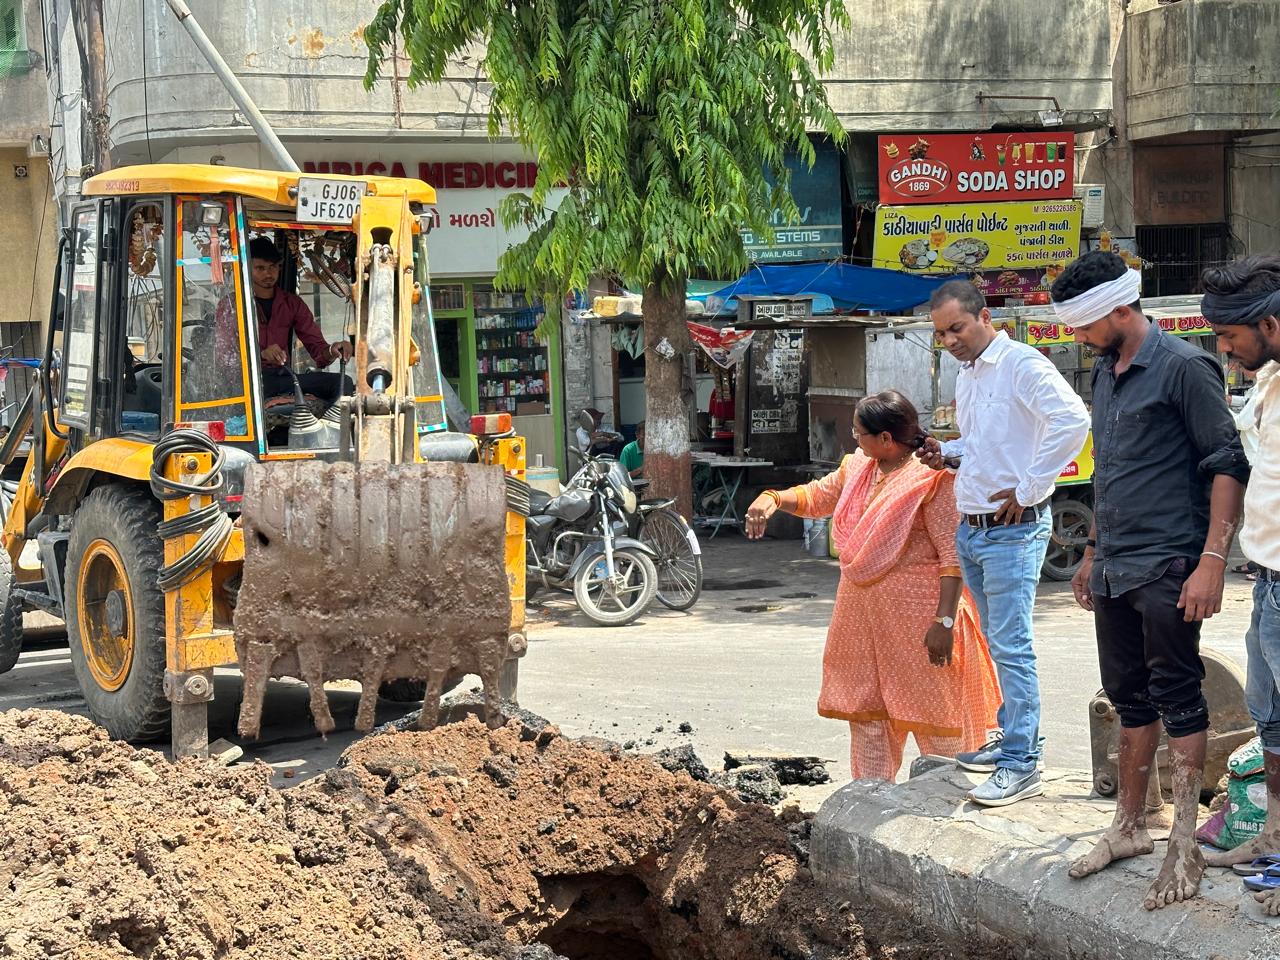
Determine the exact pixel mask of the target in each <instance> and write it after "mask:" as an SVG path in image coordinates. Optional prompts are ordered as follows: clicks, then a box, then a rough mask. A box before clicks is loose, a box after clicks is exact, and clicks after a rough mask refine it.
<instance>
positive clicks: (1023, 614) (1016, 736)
mask: <svg viewBox="0 0 1280 960" xmlns="http://www.w3.org/2000/svg"><path fill="white" fill-rule="evenodd" d="M1052 527H1053V517H1052V514H1051V512H1050V511H1049V510H1045V511H1044V514H1043V515H1042V516H1041V517H1040V519H1039V520H1034V521H1032V522H1030V523H1015V524H1011V525H1009V526H998V527H988V528H986V529H981V528H978V527H971V526H969V524H967V523H965V522H963V521H961V523H960V529H959V530H957V531H956V552H957V553H958V554H959V556H960V568H961V570H962V571H963V572H964V582H965V585H966V586H967V587H968V588H969V592H970V593H972V594H973V599H974V602H975V603H977V605H978V616H979V617H981V619H982V632H983V633H985V634H986V635H987V646H988V647H990V648H991V659H992V660H994V661H995V664H996V676H997V677H998V678H999V679H1000V694H1001V696H1002V697H1003V702H1002V703H1001V704H1000V712H999V713H998V714H997V715H996V720H997V723H999V724H1000V728H1001V729H1002V730H1003V731H1004V740H1003V741H1002V742H1001V744H1000V756H999V758H998V759H997V760H996V766H997V767H1008V768H1009V769H1011V770H1016V771H1018V772H1019V773H1030V772H1031V771H1032V770H1035V769H1036V763H1037V762H1038V761H1039V759H1040V679H1039V677H1037V676H1036V654H1035V650H1033V649H1032V646H1031V644H1032V629H1031V610H1032V607H1033V606H1034V605H1035V600H1036V584H1037V583H1039V582H1040V568H1041V566H1042V565H1043V564H1044V555H1045V551H1046V550H1047V549H1048V547H1049V532H1050V530H1051V529H1052Z"/></svg>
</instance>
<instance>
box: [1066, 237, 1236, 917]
mask: <svg viewBox="0 0 1280 960" xmlns="http://www.w3.org/2000/svg"><path fill="white" fill-rule="evenodd" d="M1141 287H1142V277H1141V275H1140V274H1139V273H1137V271H1133V270H1130V269H1128V267H1127V266H1126V265H1125V263H1124V261H1123V260H1121V259H1120V258H1119V257H1118V256H1116V255H1115V254H1113V253H1104V252H1100V251H1099V252H1095V253H1089V254H1086V255H1085V256H1083V257H1081V258H1080V259H1079V260H1077V261H1075V262H1074V263H1072V264H1071V265H1070V266H1069V267H1067V269H1066V270H1065V271H1063V273H1062V276H1060V277H1059V278H1058V279H1057V280H1056V281H1055V282H1054V285H1053V290H1052V297H1053V302H1054V309H1055V311H1056V313H1057V314H1058V319H1059V320H1060V321H1061V322H1062V323H1064V324H1066V325H1067V326H1070V327H1074V328H1075V336H1076V341H1077V342H1078V343H1081V344H1084V345H1085V346H1088V347H1089V348H1090V349H1092V350H1093V352H1094V354H1095V355H1097V357H1098V360H1097V362H1096V363H1095V364H1094V367H1093V443H1094V457H1095V464H1096V466H1095V470H1094V477H1093V489H1094V518H1095V519H1094V527H1093V530H1092V531H1091V532H1090V534H1089V541H1088V546H1087V547H1086V549H1085V556H1084V561H1083V563H1082V564H1081V566H1080V569H1079V571H1078V572H1077V573H1076V575H1075V577H1073V578H1072V581H1071V587H1072V590H1073V591H1074V593H1075V597H1076V601H1077V602H1078V603H1079V604H1080V606H1082V607H1083V608H1084V609H1086V610H1091V611H1093V615H1094V630H1095V632H1096V634H1097V641H1098V660H1099V665H1100V666H1101V670H1102V686H1103V688H1104V689H1105V690H1106V691H1107V696H1108V697H1109V698H1110V699H1111V703H1112V704H1113V705H1114V707H1115V709H1116V713H1117V714H1119V716H1120V725H1121V728H1122V729H1121V734H1120V758H1119V764H1118V766H1119V798H1118V801H1117V803H1116V812H1115V819H1114V820H1113V822H1112V825H1111V827H1110V829H1108V830H1107V832H1106V833H1105V834H1103V836H1102V838H1101V839H1100V840H1099V841H1098V843H1097V845H1096V846H1095V847H1094V848H1093V850H1092V851H1090V852H1089V853H1088V854H1087V855H1086V856H1083V857H1081V858H1080V859H1079V860H1077V861H1076V862H1075V863H1074V864H1072V866H1071V869H1070V874H1071V876H1072V877H1073V878H1075V879H1080V878H1081V877H1086V876H1088V875H1089V874H1092V873H1097V872H1098V871H1099V870H1102V869H1103V868H1104V867H1106V866H1107V865H1108V864H1110V863H1112V862H1113V861H1116V860H1120V859H1123V858H1125V857H1135V856H1140V855H1142V854H1147V853H1151V852H1152V851H1153V850H1154V849H1155V844H1154V843H1153V842H1152V840H1151V837H1150V835H1148V833H1147V830H1146V796H1147V782H1148V779H1149V776H1150V772H1151V767H1152V765H1153V764H1154V763H1155V756H1156V746H1157V744H1158V743H1159V740H1160V726H1161V723H1163V725H1164V728H1165V730H1166V731H1167V732H1168V734H1169V756H1170V762H1171V764H1172V767H1173V802H1174V823H1173V830H1172V832H1171V833H1170V836H1169V849H1168V852H1167V853H1166V855H1165V859H1164V864H1163V866H1162V867H1161V868H1160V873H1159V875H1158V876H1157V877H1156V880H1155V882H1154V883H1153V884H1152V885H1151V889H1150V891H1149V892H1148V893H1147V896H1146V899H1145V900H1144V901H1143V905H1144V906H1145V907H1146V908H1147V909H1148V910H1155V909H1157V908H1159V907H1163V906H1166V905H1168V904H1170V903H1176V902H1178V901H1182V900H1187V899H1190V898H1191V897H1193V896H1195V895H1196V893H1197V892H1198V891H1199V889H1200V878H1201V876H1202V875H1203V873H1204V866H1205V863H1204V858H1203V857H1202V856H1201V853H1200V848H1199V846H1198V845H1197V844H1196V839H1195V830H1196V814H1197V811H1198V810H1199V802H1200V785H1201V781H1202V779H1203V777H1204V755H1205V747H1206V745H1207V743H1208V734H1207V731H1208V728H1209V711H1208V707H1207V706H1206V704H1205V700H1204V694H1203V693H1202V692H1201V688H1200V685H1201V682H1202V681H1203V680H1204V663H1203V662H1202V661H1201V659H1200V646H1199V644H1200V625H1201V623H1202V622H1203V621H1205V620H1208V619H1209V618H1210V617H1212V616H1213V615H1214V614H1215V613H1217V612H1218V611H1219V610H1221V609H1222V585H1223V578H1224V574H1225V572H1226V568H1227V553H1228V551H1229V550H1230V548H1231V538H1232V535H1233V533H1234V532H1235V524H1236V520H1237V518H1238V517H1239V515H1240V505H1241V502H1242V500H1243V497H1244V484H1245V481H1246V480H1248V478H1249V465H1248V461H1247V460H1246V459H1245V455H1244V449H1243V447H1242V446H1241V444H1240V434H1239V432H1238V431H1237V430H1236V425H1235V421H1234V420H1233V419H1232V418H1231V411H1230V409H1229V408H1228V407H1227V401H1226V385H1225V382H1224V380H1223V376H1222V369H1221V367H1219V366H1218V362H1217V360H1215V359H1214V357H1213V356H1212V355H1211V354H1209V353H1207V352H1205V351H1204V350H1201V349H1200V348H1199V347H1196V346H1194V345H1192V344H1189V343H1187V342H1186V341H1185V340H1181V339H1179V338H1178V337H1173V336H1170V335H1168V334H1166V333H1165V332H1164V331H1163V330H1161V329H1160V326H1159V324H1156V323H1153V322H1152V321H1151V320H1149V319H1148V318H1147V317H1146V316H1145V315H1144V314H1143V313H1142V306H1141V303H1140V302H1139V291H1140V290H1141Z"/></svg>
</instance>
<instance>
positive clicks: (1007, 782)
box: [920, 280, 1089, 806]
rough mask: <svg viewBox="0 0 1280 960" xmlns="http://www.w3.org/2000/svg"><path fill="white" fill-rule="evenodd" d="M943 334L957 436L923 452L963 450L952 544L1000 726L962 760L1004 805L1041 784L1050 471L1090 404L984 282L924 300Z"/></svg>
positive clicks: (1083, 426)
mask: <svg viewBox="0 0 1280 960" xmlns="http://www.w3.org/2000/svg"><path fill="white" fill-rule="evenodd" d="M929 314H930V317H931V318H932V320H933V326H934V330H935V331H936V332H937V335H938V337H939V339H940V340H941V341H942V345H943V346H944V347H945V348H946V349H947V351H948V352H949V353H950V354H951V355H952V356H953V357H955V358H956V359H957V360H959V361H960V362H961V363H962V364H963V365H964V366H963V367H962V369H961V371H960V375H959V378H958V379H957V381H956V420H957V424H958V426H959V427H960V434H961V436H960V439H958V440H951V441H948V442H947V443H945V444H939V443H938V442H937V441H936V440H934V439H932V438H930V440H928V441H926V443H925V446H924V448H923V449H922V450H921V451H920V458H921V459H922V460H924V462H925V463H927V464H929V465H930V466H932V467H935V468H941V467H943V466H944V465H946V466H951V465H953V464H954V463H956V462H957V461H958V463H959V474H958V476H957V477H956V505H957V506H958V507H959V509H960V514H961V516H960V527H959V529H958V530H957V532H956V547H957V550H958V553H959V556H960V566H961V569H962V570H963V572H964V580H965V584H966V585H967V586H968V588H969V591H970V592H971V593H972V594H973V597H974V600H975V602H976V603H977V605H978V613H979V615H980V616H981V618H982V628H983V631H984V632H985V633H986V635H987V643H988V644H989V646H990V648H991V657H992V659H993V660H994V661H995V664H996V673H997V675H998V677H999V679H1000V691H1001V694H1002V696H1003V703H1002V704H1001V706H1000V712H999V715H998V720H999V723H1000V728H1001V736H999V737H998V738H996V739H994V740H992V741H991V742H989V743H987V744H985V745H984V746H983V747H982V748H981V749H980V750H977V751H974V752H972V753H963V754H960V755H959V756H958V757H957V758H956V762H957V763H959V765H960V766H961V767H963V768H964V769H966V770H972V771H976V772H990V773H991V777H990V778H989V779H988V780H987V781H986V782H985V783H983V784H981V785H980V786H978V787H975V788H974V789H973V790H972V791H971V792H970V793H969V799H971V800H972V801H973V802H974V803H977V804H981V805H983V806H1004V805H1006V804H1010V803H1014V802H1016V801H1018V800H1021V799H1023V798H1024V797H1034V796H1038V795H1039V794H1040V793H1042V792H1043V788H1042V786H1041V784H1040V773H1039V770H1038V764H1039V760H1040V682H1039V678H1038V677H1037V676H1036V655H1035V651H1034V649H1033V646H1032V643H1033V635H1032V626H1031V610H1032V607H1033V606H1034V604H1035V597H1036V584H1037V583H1038V582H1039V580H1040V568H1041V566H1042V565H1043V564H1044V555H1045V550H1046V548H1047V547H1048V544H1049V534H1050V531H1051V529H1052V524H1053V518H1052V514H1051V512H1050V509H1049V498H1050V497H1051V496H1052V495H1053V487H1054V482H1055V481H1056V480H1057V479H1058V475H1059V474H1061V473H1062V471H1063V469H1064V468H1065V467H1066V465H1067V464H1068V463H1070V462H1071V460H1072V459H1073V458H1074V457H1076V456H1077V455H1078V454H1079V453H1080V450H1081V448H1082V447H1083V446H1084V442H1085V438H1086V437H1087V436H1088V434H1089V414H1088V412H1087V411H1086V410H1085V407H1084V403H1083V402H1082V401H1081V400H1080V398H1079V397H1078V396H1077V395H1076V394H1075V392H1074V391H1073V390H1072V389H1071V387H1070V386H1068V384H1067V382H1066V381H1065V380H1063V378H1062V375H1061V374H1060V373H1059V372H1058V371H1057V369H1056V368H1055V367H1054V365H1053V364H1052V363H1051V362H1050V361H1049V359H1048V358H1047V357H1045V356H1044V355H1043V354H1041V353H1040V352H1039V351H1038V350H1035V349H1034V348H1032V347H1029V346H1027V345H1026V344H1023V343H1018V342H1016V341H1014V340H1010V339H1009V336H1008V334H1006V333H1004V332H1003V331H1000V332H997V331H996V330H995V328H994V327H993V326H992V324H991V311H990V310H988V309H987V306H986V301H985V300H984V299H983V296H982V294H981V293H980V292H979V291H978V289H977V288H976V287H975V286H974V285H973V284H972V283H969V282H968V281H966V280H952V281H950V282H948V283H945V284H943V285H942V286H941V287H939V288H938V289H937V291H936V292H935V293H934V295H933V298H932V300H931V301H930V303H929Z"/></svg>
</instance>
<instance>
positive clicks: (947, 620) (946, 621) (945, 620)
mask: <svg viewBox="0 0 1280 960" xmlns="http://www.w3.org/2000/svg"><path fill="white" fill-rule="evenodd" d="M933 622H934V623H940V624H942V625H943V626H944V627H946V628H947V629H948V630H950V629H951V628H952V627H954V626H955V625H956V618H955V617H934V618H933Z"/></svg>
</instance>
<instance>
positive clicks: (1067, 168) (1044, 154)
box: [879, 130, 1075, 204]
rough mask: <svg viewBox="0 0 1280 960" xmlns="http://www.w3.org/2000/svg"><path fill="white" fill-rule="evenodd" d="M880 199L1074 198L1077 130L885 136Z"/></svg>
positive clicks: (948, 201) (927, 201) (958, 201)
mask: <svg viewBox="0 0 1280 960" xmlns="http://www.w3.org/2000/svg"><path fill="white" fill-rule="evenodd" d="M879 147H880V149H879V157H880V202H881V203H888V204H904V203H931V204H932V203H972V202H974V201H976V200H985V201H1009V200H1059V199H1069V198H1070V197H1071V195H1072V188H1073V186H1074V183H1073V181H1074V179H1075V134H1073V133H1071V132H1070V131H1066V130H1063V131H1056V132H1052V133H990V132H986V133H937V134H934V133H931V134H925V135H918V134H892V135H889V136H882V137H880V143H879Z"/></svg>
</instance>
